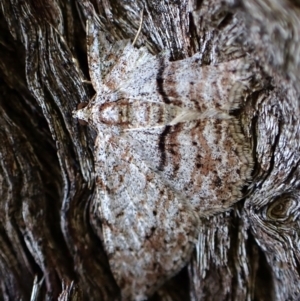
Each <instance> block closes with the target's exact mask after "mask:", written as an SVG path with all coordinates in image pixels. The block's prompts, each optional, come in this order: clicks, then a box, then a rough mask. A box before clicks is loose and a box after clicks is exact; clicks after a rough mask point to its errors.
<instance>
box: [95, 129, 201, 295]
mask: <svg viewBox="0 0 300 301" xmlns="http://www.w3.org/2000/svg"><path fill="white" fill-rule="evenodd" d="M95 156H96V158H97V161H96V165H95V171H96V174H97V180H96V181H97V185H96V196H97V197H96V198H95V200H94V202H96V204H94V206H93V207H94V208H96V212H94V215H95V216H97V215H99V214H100V216H99V217H100V220H101V223H102V230H103V242H104V245H105V249H106V252H107V254H108V258H109V262H110V266H111V270H112V272H113V274H114V276H115V278H116V281H117V283H118V285H119V286H120V288H121V290H122V297H123V298H124V299H125V300H126V299H129V300H133V299H134V300H144V299H145V298H146V297H147V296H149V295H150V294H151V293H153V292H154V289H155V288H157V287H158V286H159V285H160V284H162V282H163V281H164V280H166V279H168V278H170V277H171V276H172V275H174V274H175V273H176V272H178V271H179V270H180V269H181V268H182V267H183V266H184V264H185V263H186V262H187V260H188V259H189V256H190V254H191V252H192V250H193V247H194V243H195V237H196V233H197V217H196V215H195V212H194V211H193V210H192V209H191V208H190V207H189V206H188V204H187V203H185V202H184V201H183V200H182V198H181V196H178V195H177V194H176V193H175V192H174V191H172V190H171V189H169V188H168V187H167V186H166V185H164V183H163V181H162V179H161V178H160V177H159V175H158V174H157V173H155V172H153V171H151V169H149V167H148V166H147V165H146V164H145V163H144V162H143V161H142V160H141V158H140V157H139V156H138V155H137V154H136V153H135V152H134V151H133V150H132V148H131V146H130V144H129V143H128V141H127V139H123V138H120V137H115V136H112V135H109V134H107V133H104V135H100V134H99V135H98V137H97V141H96V149H95Z"/></svg>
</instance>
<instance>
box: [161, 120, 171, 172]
mask: <svg viewBox="0 0 300 301" xmlns="http://www.w3.org/2000/svg"><path fill="white" fill-rule="evenodd" d="M170 131H171V126H170V125H167V126H166V127H165V129H164V131H163V132H162V133H161V134H160V137H159V143H158V148H159V151H160V154H161V155H160V163H159V167H158V170H160V171H162V170H163V169H164V166H165V164H166V137H167V135H168V134H169V133H170Z"/></svg>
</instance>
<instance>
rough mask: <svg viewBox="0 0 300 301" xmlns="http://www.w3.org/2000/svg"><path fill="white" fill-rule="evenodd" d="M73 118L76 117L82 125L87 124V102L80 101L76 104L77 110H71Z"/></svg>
mask: <svg viewBox="0 0 300 301" xmlns="http://www.w3.org/2000/svg"><path fill="white" fill-rule="evenodd" d="M72 115H73V117H74V118H77V119H78V122H79V123H80V124H82V125H87V124H88V121H89V117H90V112H89V109H88V103H87V102H81V103H79V104H78V105H77V110H74V111H73V112H72Z"/></svg>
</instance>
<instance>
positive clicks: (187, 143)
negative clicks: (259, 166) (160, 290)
mask: <svg viewBox="0 0 300 301" xmlns="http://www.w3.org/2000/svg"><path fill="white" fill-rule="evenodd" d="M91 24H92V23H91ZM91 24H90V25H88V28H89V29H88V54H89V68H90V76H91V79H92V83H93V86H94V88H95V90H96V96H95V98H94V99H93V100H92V101H91V102H90V103H89V105H88V106H87V107H86V108H84V109H82V110H79V111H78V113H77V117H78V118H80V119H84V120H86V121H88V122H89V124H90V125H91V126H93V127H94V128H95V129H96V130H97V132H98V136H97V139H96V143H95V155H94V157H95V172H96V197H95V199H94V200H93V203H94V205H93V206H92V208H93V210H94V211H93V212H92V220H93V225H94V228H95V232H97V231H98V230H99V227H98V226H97V223H98V222H97V220H98V218H99V220H100V222H101V229H102V232H101V234H99V236H101V237H102V240H103V243H104V246H105V249H106V252H107V254H108V258H109V263H110V266H111V270H112V272H113V274H114V277H115V279H116V281H117V283H118V285H119V286H120V288H121V291H122V297H123V298H124V299H125V300H126V299H130V300H132V299H134V300H143V299H145V298H146V297H148V296H150V295H151V293H153V292H154V290H155V289H156V288H157V287H158V286H159V285H160V284H162V282H163V281H164V280H166V279H168V278H170V277H171V276H173V275H174V274H175V273H176V272H177V271H179V270H180V268H182V267H183V265H184V264H185V263H186V262H187V261H188V259H189V257H190V254H191V252H192V249H193V243H194V241H195V238H196V237H197V233H198V231H197V227H198V226H197V223H198V218H199V216H201V215H205V214H211V213H216V212H219V211H223V210H225V209H227V208H229V206H230V205H232V204H233V203H234V202H236V201H237V200H238V198H239V197H240V196H241V189H242V187H243V186H244V185H245V184H246V183H247V181H248V180H249V177H250V172H251V170H252V158H251V153H250V147H249V144H248V142H247V141H246V139H244V136H243V134H242V131H241V127H240V125H239V121H238V120H237V119H236V118H235V116H234V114H232V111H233V110H235V109H237V108H239V106H240V105H242V102H243V99H241V98H240V94H243V90H244V89H247V84H248V83H249V82H250V81H251V76H252V75H251V73H250V72H249V69H250V68H249V66H248V65H247V64H246V63H245V62H244V61H243V59H242V58H241V59H236V60H232V61H229V62H226V63H220V64H218V65H215V66H214V65H212V66H201V65H200V63H199V61H200V59H199V55H198V54H196V55H194V56H193V57H191V58H188V59H185V60H182V61H178V62H169V59H168V53H162V54H160V55H158V56H153V55H151V54H150V53H148V51H147V49H146V48H140V49H136V48H134V47H133V46H132V45H131V44H130V43H128V41H120V42H116V44H114V46H112V47H115V48H112V49H117V51H116V53H117V55H115V53H112V54H111V55H112V59H111V60H110V63H112V62H113V64H112V65H111V66H110V67H109V68H107V66H106V67H105V66H104V67H103V66H102V65H103V64H104V61H103V60H104V59H103V58H104V57H107V58H109V54H108V53H106V54H101V53H100V52H99V50H100V49H101V47H99V43H100V42H101V40H104V39H105V37H104V36H103V35H104V33H102V32H100V31H99V29H98V28H97V26H94V25H91ZM93 26H94V27H93ZM89 35H91V36H92V37H90V36H89ZM122 46H123V47H124V48H123V51H122V52H120V49H121V47H122ZM107 51H108V50H107ZM225 171H226V174H225Z"/></svg>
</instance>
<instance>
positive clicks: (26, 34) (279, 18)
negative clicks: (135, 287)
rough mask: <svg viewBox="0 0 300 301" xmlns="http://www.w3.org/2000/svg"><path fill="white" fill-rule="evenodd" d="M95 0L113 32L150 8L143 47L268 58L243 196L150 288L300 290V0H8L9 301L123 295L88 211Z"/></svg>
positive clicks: (250, 96)
mask: <svg viewBox="0 0 300 301" xmlns="http://www.w3.org/2000/svg"><path fill="white" fill-rule="evenodd" d="M92 6H93V7H94V9H95V11H96V12H97V14H99V16H100V21H101V26H102V30H103V31H105V32H106V33H107V40H108V41H110V40H111V41H113V40H118V39H125V38H129V39H131V40H133V39H134V37H135V35H136V32H137V29H138V25H139V22H140V12H141V10H142V9H144V20H143V27H142V32H141V33H140V35H139V37H138V41H137V44H136V47H140V46H142V45H145V46H147V47H148V49H149V50H150V51H151V52H152V53H153V54H157V53H159V52H161V51H164V50H166V49H168V50H170V52H171V57H172V60H179V59H182V58H186V57H189V56H191V55H193V54H194V53H196V52H199V53H201V62H200V64H202V65H208V64H215V63H218V62H223V61H228V60H230V59H233V58H237V57H241V56H244V55H245V54H246V53H247V55H249V56H251V57H252V58H253V59H255V60H256V64H257V66H256V68H257V70H259V71H258V75H257V80H256V83H255V84H253V85H252V86H251V91H248V92H247V95H246V99H247V101H246V102H245V104H244V106H243V107H242V108H241V109H239V110H238V111H237V112H236V115H237V116H238V117H239V118H240V120H241V124H242V126H243V130H244V134H245V135H246V137H247V139H249V141H250V142H251V145H252V147H253V158H254V160H255V168H254V170H253V174H252V181H251V183H249V186H247V187H245V189H244V196H245V197H244V198H243V199H242V200H237V203H236V204H235V205H234V206H233V207H232V208H231V210H228V211H226V212H222V213H220V214H218V215H214V216H210V217H206V218H202V219H201V226H200V230H199V239H198V243H197V245H196V247H195V252H194V255H193V257H192V258H191V260H190V262H189V263H188V264H187V266H186V268H184V269H183V270H182V271H181V272H180V273H179V274H178V275H175V276H174V277H173V278H172V279H170V280H169V281H168V282H167V283H165V284H164V285H163V286H162V287H161V288H160V289H159V290H158V291H157V292H156V293H155V295H154V296H152V297H151V298H150V300H207V301H211V300H220V301H222V300H224V301H225V300H260V301H262V300H299V298H300V291H299V287H300V286H299V284H300V263H299V260H300V252H299V244H300V241H299V221H298V216H299V204H300V203H299V197H300V195H299V176H300V175H299V171H298V165H299V164H298V163H299V160H300V147H299V133H300V131H299V129H300V123H299V120H298V119H299V118H298V116H299V100H298V95H297V94H298V91H299V87H298V86H297V85H296V83H297V81H298V80H299V77H300V72H299V70H300V69H299V64H300V63H299V57H300V56H299V55H298V53H299V49H300V44H299V28H300V26H299V22H300V11H299V3H297V1H295V3H293V2H292V1H288V0H285V1H284V0H282V1H280V0H269V1H262V0H261V1H260V0H257V1H254V0H253V1H246V0H245V1H242V0H241V1H229V0H228V1H227V2H225V1H223V2H222V1H217V0H204V1H194V2H193V1H188V0H184V1H157V0H147V1H142V0H135V1H108V0H103V1H102V0H94V1H91V2H89V1H86V0H78V1H75V0H74V1H72V0H71V1H70V0H68V1H63V0H61V1H60V0H47V1H40V0H28V1H20V0H2V1H1V3H0V15H1V17H0V89H1V93H0V123H1V130H0V136H1V138H0V142H1V143H0V184H1V190H0V192H1V201H0V290H1V293H0V301H1V300H30V296H31V297H32V300H57V299H59V300H119V299H120V291H119V289H118V287H117V285H116V282H115V280H114V278H113V276H112V273H111V271H110V268H109V264H108V260H107V257H106V254H105V252H104V250H103V247H102V245H101V240H100V237H98V236H97V233H95V232H96V231H94V230H93V228H92V227H91V225H90V222H89V221H90V212H91V208H90V204H91V200H92V198H93V193H94V174H93V170H94V167H93V145H94V138H95V133H94V132H93V131H92V130H91V129H90V128H89V127H86V126H84V125H80V124H79V123H78V121H77V120H76V119H74V118H73V117H72V111H73V110H74V109H76V107H77V105H78V104H79V103H82V102H88V101H89V99H91V98H92V97H93V95H94V91H93V90H92V88H91V86H90V85H89V84H87V83H85V82H84V81H83V80H84V79H86V80H88V79H89V75H88V70H87V69H88V68H87V55H86V40H85V23H86V19H88V18H89V17H90V16H91V13H92V11H93V9H92ZM99 229H101V225H99ZM98 232H99V231H98ZM34 279H35V282H34ZM61 292H62V293H61Z"/></svg>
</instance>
